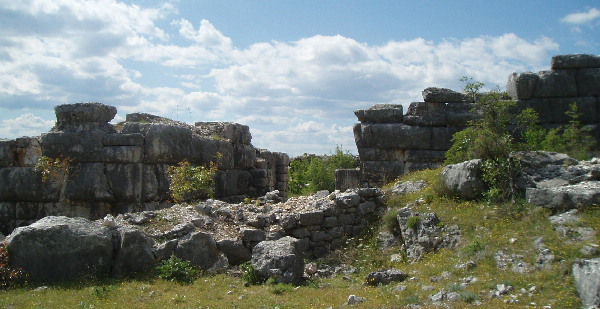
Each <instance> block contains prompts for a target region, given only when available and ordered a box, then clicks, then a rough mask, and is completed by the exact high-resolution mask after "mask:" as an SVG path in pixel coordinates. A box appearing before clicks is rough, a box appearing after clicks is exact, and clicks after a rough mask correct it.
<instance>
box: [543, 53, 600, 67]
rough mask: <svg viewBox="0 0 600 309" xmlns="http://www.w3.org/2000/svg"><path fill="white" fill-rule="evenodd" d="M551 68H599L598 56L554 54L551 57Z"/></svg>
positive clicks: (599, 58)
mask: <svg viewBox="0 0 600 309" xmlns="http://www.w3.org/2000/svg"><path fill="white" fill-rule="evenodd" d="M551 68H552V69H579V68H600V56H596V55H590V54H569V55H556V56H554V57H552V61H551Z"/></svg>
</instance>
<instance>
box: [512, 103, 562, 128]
mask: <svg viewBox="0 0 600 309" xmlns="http://www.w3.org/2000/svg"><path fill="white" fill-rule="evenodd" d="M516 103H517V111H518V112H520V111H521V110H523V109H526V108H531V109H533V110H534V111H535V112H536V113H537V114H538V120H539V121H540V123H549V122H552V121H554V115H553V113H552V109H551V108H550V100H549V99H545V98H536V99H531V100H518V101H516Z"/></svg>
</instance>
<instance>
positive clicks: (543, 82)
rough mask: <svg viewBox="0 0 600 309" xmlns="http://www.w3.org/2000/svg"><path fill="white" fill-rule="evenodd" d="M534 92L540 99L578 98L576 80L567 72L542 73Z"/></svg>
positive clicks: (539, 74)
mask: <svg viewBox="0 0 600 309" xmlns="http://www.w3.org/2000/svg"><path fill="white" fill-rule="evenodd" d="M538 76H539V80H538V82H537V86H536V89H535V92H534V96H535V97H539V98H561V97H575V96H577V85H576V83H575V78H574V77H573V76H571V75H569V74H567V73H565V72H556V71H542V72H539V73H538Z"/></svg>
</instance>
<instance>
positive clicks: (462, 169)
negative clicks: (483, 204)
mask: <svg viewBox="0 0 600 309" xmlns="http://www.w3.org/2000/svg"><path fill="white" fill-rule="evenodd" d="M482 162H483V161H482V160H481V159H475V160H470V161H466V162H462V163H457V164H451V165H447V166H446V167H444V170H443V171H442V181H443V182H444V185H445V186H446V187H447V188H448V189H450V190H452V191H454V192H456V193H457V194H458V195H459V196H460V198H462V199H465V200H472V199H475V198H477V197H478V196H480V195H481V193H483V191H484V190H485V188H486V185H485V183H484V181H483V179H482V177H481V164H482Z"/></svg>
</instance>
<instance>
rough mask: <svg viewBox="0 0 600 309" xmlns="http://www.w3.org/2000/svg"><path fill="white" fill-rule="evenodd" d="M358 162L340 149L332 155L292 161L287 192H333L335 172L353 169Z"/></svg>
mask: <svg viewBox="0 0 600 309" xmlns="http://www.w3.org/2000/svg"><path fill="white" fill-rule="evenodd" d="M357 166H358V160H357V159H356V158H355V157H354V156H353V155H352V154H351V153H350V152H348V151H344V150H343V149H342V147H339V146H338V147H336V149H335V153H334V154H332V155H325V156H315V155H306V154H305V155H304V156H302V157H300V158H296V159H294V160H292V162H291V163H290V169H289V172H288V173H289V177H290V180H289V183H288V186H289V192H290V193H292V194H308V193H313V192H317V191H319V190H329V191H333V190H335V170H336V169H346V168H355V167H357Z"/></svg>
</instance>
